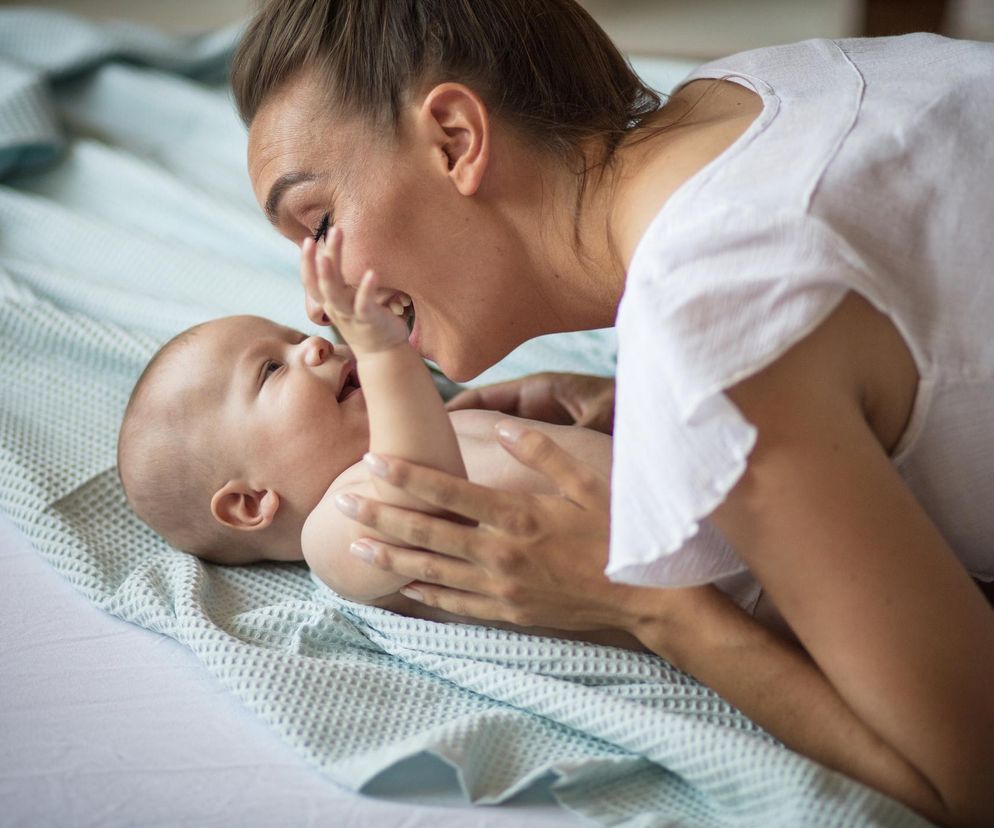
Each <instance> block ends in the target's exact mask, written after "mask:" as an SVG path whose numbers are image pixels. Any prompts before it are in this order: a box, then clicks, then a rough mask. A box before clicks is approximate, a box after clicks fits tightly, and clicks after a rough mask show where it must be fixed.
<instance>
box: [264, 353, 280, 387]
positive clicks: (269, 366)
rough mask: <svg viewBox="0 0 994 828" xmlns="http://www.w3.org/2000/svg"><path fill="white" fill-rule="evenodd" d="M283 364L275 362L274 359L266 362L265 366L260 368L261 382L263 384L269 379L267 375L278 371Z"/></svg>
mask: <svg viewBox="0 0 994 828" xmlns="http://www.w3.org/2000/svg"><path fill="white" fill-rule="evenodd" d="M282 365H283V363H281V362H277V361H276V360H275V359H269V360H266V364H265V365H263V366H262V381H263V382H265V381H266V380H267V379H269V375H270V374H273V373H275V372H276V371H279V370H280V368H281V367H282Z"/></svg>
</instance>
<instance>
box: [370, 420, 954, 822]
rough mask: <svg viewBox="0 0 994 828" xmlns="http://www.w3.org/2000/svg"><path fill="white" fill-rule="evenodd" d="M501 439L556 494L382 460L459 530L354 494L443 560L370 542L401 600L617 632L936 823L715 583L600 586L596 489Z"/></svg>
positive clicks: (524, 445) (797, 662) (890, 751)
mask: <svg viewBox="0 0 994 828" xmlns="http://www.w3.org/2000/svg"><path fill="white" fill-rule="evenodd" d="M507 426H508V427H510V426H512V423H507ZM501 440H502V442H503V443H504V444H505V446H506V447H507V449H508V451H509V452H511V453H512V454H513V455H514V456H515V457H516V458H517V459H518V460H520V461H521V462H522V463H523V464H525V465H526V466H528V467H530V468H533V469H534V470H536V471H538V472H540V473H543V474H545V475H546V476H547V477H548V478H549V479H550V480H551V481H553V482H554V483H556V484H557V485H558V486H559V488H560V490H561V491H562V492H563V495H564V496H563V497H560V498H555V497H546V496H534V495H524V494H520V493H510V492H498V491H494V490H490V489H486V488H484V487H480V486H477V485H475V484H472V483H468V482H466V481H462V480H458V479H456V478H452V477H449V476H447V475H444V474H440V473H439V472H436V471H434V470H432V469H427V468H424V467H419V466H413V465H411V464H409V463H406V462H404V461H402V460H399V459H396V458H384V459H385V460H386V461H387V472H386V474H387V475H388V476H389V478H390V479H391V481H392V482H393V483H394V484H395V485H401V486H404V487H405V488H407V489H408V490H411V491H414V492H416V493H417V494H418V496H419V497H420V498H423V499H425V500H429V501H432V502H435V503H444V504H446V508H447V509H450V510H451V511H453V512H455V513H457V514H460V515H464V516H466V517H468V518H471V519H473V520H476V521H479V523H480V526H479V527H473V526H467V525H463V524H457V523H452V522H450V521H445V520H441V519H438V518H434V517H430V516H428V515H423V514H420V513H416V512H408V511H406V510H403V509H397V508H395V507H392V506H389V505H386V504H381V503H377V502H375V501H371V500H365V499H363V500H361V502H360V506H359V511H358V514H357V519H358V520H359V521H360V522H361V523H363V524H364V525H366V526H368V527H375V529H376V530H382V531H385V532H387V533H388V534H390V535H392V536H394V537H400V538H403V539H404V540H405V541H410V542H411V543H412V545H415V546H421V547H424V548H427V549H431V550H435V551H436V552H441V553H443V554H442V555H438V554H434V553H433V552H426V551H424V550H423V549H410V548H401V547H396V546H392V545H390V544H387V543H374V544H373V548H374V550H375V552H374V558H373V561H374V563H375V564H376V565H377V566H381V567H383V568H384V569H386V570H388V571H390V572H393V573H397V574H399V575H402V576H404V577H406V578H408V579H411V580H412V581H413V583H412V586H413V587H414V588H415V589H416V590H417V592H416V594H412V595H411V597H414V598H415V599H416V600H420V601H422V602H423V603H425V604H427V605H429V606H432V607H437V608H440V609H443V610H446V611H448V612H454V613H457V614H460V615H469V616H473V617H476V618H480V619H485V620H501V621H509V622H511V623H514V624H519V625H523V626H549V627H558V628H560V629H573V630H590V629H603V628H615V629H620V630H624V631H626V632H628V633H630V634H632V635H634V636H635V637H637V638H638V639H639V640H640V641H641V642H642V643H643V644H644V645H645V646H646V647H647V648H649V649H650V650H652V651H653V652H656V653H658V654H659V655H661V656H663V657H664V658H666V659H667V660H669V661H670V662H671V663H673V664H674V665H676V666H677V667H679V668H680V669H682V670H684V671H686V672H688V673H690V674H692V675H694V676H696V677H697V678H698V679H700V680H701V681H702V682H704V683H705V684H707V685H709V686H710V687H712V689H714V690H715V691H716V692H718V693H719V694H720V695H722V696H723V697H724V698H725V699H727V700H728V701H729V702H731V703H732V704H733V705H735V706H736V707H737V708H739V709H740V710H741V711H742V712H743V713H745V714H746V715H747V716H749V717H750V718H752V720H753V721H755V722H756V723H757V724H759V725H760V726H762V727H763V728H764V729H766V730H767V731H769V732H770V733H771V734H772V735H773V736H775V737H776V738H777V739H779V740H780V741H782V742H783V743H784V744H785V745H787V746H788V747H790V748H791V749H793V750H795V751H797V752H798V753H802V754H804V755H806V756H808V757H810V758H812V759H815V760H816V761H819V762H821V763H822V764H824V765H826V766H828V767H831V768H833V769H836V770H839V771H841V772H843V773H845V774H847V775H849V776H851V777H853V778H854V779H857V780H859V781H860V782H862V783H864V784H866V785H869V786H871V787H874V788H876V789H877V790H880V791H883V792H885V793H887V794H888V795H890V796H892V797H894V798H895V799H898V800H900V801H902V802H904V803H905V804H907V805H909V806H910V807H912V808H914V809H915V810H917V811H919V812H920V813H922V814H924V815H926V816H928V817H930V818H931V819H933V820H937V821H940V822H946V821H948V819H947V814H948V811H947V810H946V809H945V807H944V805H943V803H942V802H941V800H940V799H939V798H938V797H937V796H936V795H935V793H934V791H933V788H932V785H931V784H930V782H929V781H928V780H927V779H926V778H925V777H924V776H923V775H922V774H921V773H920V772H919V771H918V769H916V768H915V767H914V766H913V765H912V764H911V763H910V762H909V761H908V760H907V759H906V758H905V757H904V756H902V755H901V754H900V753H899V752H898V751H897V750H895V749H894V747H892V746H891V745H889V744H888V743H887V742H886V741H885V740H883V739H882V738H881V737H880V736H879V734H878V733H877V732H876V731H875V730H874V729H873V728H871V727H870V726H869V725H868V724H867V723H866V722H865V721H863V720H862V719H861V718H860V717H859V716H857V715H856V714H855V713H854V712H853V710H852V709H851V708H850V707H849V705H848V704H847V703H846V702H845V701H844V700H843V699H842V697H841V696H840V694H839V693H838V691H837V690H836V689H835V688H834V687H833V686H832V685H831V683H830V682H829V681H828V679H827V678H826V676H825V674H824V672H823V671H822V670H821V669H820V667H819V666H818V665H817V664H816V663H815V662H814V661H813V660H812V659H811V658H810V657H809V656H808V655H807V653H805V652H804V650H802V649H800V648H798V647H796V646H794V645H791V644H789V643H788V642H786V641H784V640H783V639H782V638H780V637H778V636H776V635H774V634H773V633H771V632H770V631H768V630H766V629H765V628H763V627H762V626H760V625H759V624H758V623H757V622H756V621H755V620H754V619H753V618H751V617H750V616H748V615H747V614H746V613H744V612H743V611H742V610H740V609H739V608H738V607H737V606H735V605H734V604H733V603H732V602H731V601H730V600H729V599H728V597H727V596H725V595H724V594H722V593H721V592H719V591H718V590H716V589H715V588H714V587H711V586H704V587H691V588H684V589H657V588H648V587H636V586H631V585H628V584H621V583H614V582H612V581H609V580H608V579H607V578H606V577H605V576H604V566H605V564H606V560H607V525H608V520H607V488H606V485H602V484H601V483H600V482H599V481H598V480H597V479H596V478H595V477H593V476H591V474H590V470H589V469H588V468H586V467H585V466H584V465H583V464H582V463H580V462H579V461H577V460H576V459H575V458H572V457H570V456H569V455H567V454H565V452H563V451H562V450H561V449H559V448H558V447H557V446H556V445H555V444H554V443H553V442H552V441H551V440H550V439H549V438H548V437H546V436H545V435H542V434H539V433H538V432H534V431H525V432H524V433H522V434H520V436H515V435H512V439H510V440H508V439H507V438H505V437H502V438H501ZM403 592H404V594H411V593H409V591H408V590H403Z"/></svg>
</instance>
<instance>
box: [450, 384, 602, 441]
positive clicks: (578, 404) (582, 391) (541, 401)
mask: <svg viewBox="0 0 994 828" xmlns="http://www.w3.org/2000/svg"><path fill="white" fill-rule="evenodd" d="M446 407H447V408H448V409H449V410H450V411H456V410H460V409H464V408H484V409H487V410H488V411H500V412H503V413H504V414H511V415H513V416H515V417H524V418H525V419H528V420H542V421H543V422H546V423H557V424H559V425H579V426H584V427H586V428H592V429H594V430H595V431H600V432H603V433H604V434H611V433H612V431H613V430H614V380H613V379H612V378H611V377H595V376H589V375H587V374H568V373H559V372H552V371H545V372H543V373H541V374H531V375H529V376H527V377H522V378H521V379H515V380H510V381H509V382H499V383H497V384H495V385H484V386H482V387H480V388H473V389H470V390H468V391H463V392H462V393H460V394H457V395H456V396H454V397H453V398H452V399H451V400H449V402H448V404H447V406H446Z"/></svg>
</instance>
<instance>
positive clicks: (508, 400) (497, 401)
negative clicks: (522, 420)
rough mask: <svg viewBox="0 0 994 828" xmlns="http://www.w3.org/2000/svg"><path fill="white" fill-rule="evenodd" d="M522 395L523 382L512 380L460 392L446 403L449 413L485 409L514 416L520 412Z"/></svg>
mask: <svg viewBox="0 0 994 828" xmlns="http://www.w3.org/2000/svg"><path fill="white" fill-rule="evenodd" d="M520 393H521V380H510V381H508V382H500V383H496V384H495V385H485V386H483V387H482V388H470V389H468V390H466V391H460V392H459V393H458V394H456V395H455V396H454V397H453V398H452V399H451V400H449V401H448V403H446V406H445V407H446V408H447V409H448V410H449V411H462V410H464V409H467V408H483V409H486V410H487V411H502V412H504V413H505V414H514V413H516V412H517V410H518V398H519V396H520Z"/></svg>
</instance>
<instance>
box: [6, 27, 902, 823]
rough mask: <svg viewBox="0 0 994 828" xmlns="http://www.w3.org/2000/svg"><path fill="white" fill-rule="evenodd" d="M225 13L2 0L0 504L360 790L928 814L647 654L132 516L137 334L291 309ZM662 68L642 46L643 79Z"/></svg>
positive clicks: (568, 348) (149, 346)
mask: <svg viewBox="0 0 994 828" xmlns="http://www.w3.org/2000/svg"><path fill="white" fill-rule="evenodd" d="M234 36H235V33H234V32H231V31H228V32H219V33H215V34H212V35H209V36H206V37H200V38H167V37H163V36H161V35H159V34H157V33H155V32H150V31H147V30H143V29H138V28H133V27H122V26H100V27H98V26H94V25H90V24H86V23H83V22H82V21H80V20H77V19H74V18H69V17H62V16H57V15H53V14H49V13H42V12H38V11H31V10H18V9H13V10H11V9H7V10H3V11H0V389H2V391H0V508H2V509H3V510H4V511H5V512H6V513H7V514H8V515H10V517H11V518H12V519H13V520H14V522H15V523H16V524H17V525H18V526H19V527H20V529H21V530H22V531H23V532H24V533H25V534H26V536H27V537H28V538H29V539H30V540H31V542H32V543H33V544H34V546H35V547H36V548H37V549H38V551H39V552H40V553H41V554H42V555H44V556H45V558H46V559H47V560H48V561H50V562H51V564H52V565H53V566H55V567H56V568H57V569H58V570H59V571H60V572H61V573H62V574H63V575H64V576H65V577H66V578H67V579H68V580H69V581H71V582H72V583H73V584H74V585H75V586H76V587H77V588H78V589H79V590H80V591H81V592H83V593H84V594H85V595H86V596H87V597H88V598H89V599H90V600H91V601H93V602H94V603H95V604H97V605H98V606H99V607H101V608H102V609H104V610H106V611H107V612H110V613H113V614H114V615H117V616H119V617H121V618H124V619H126V620H128V621H131V622H133V623H135V624H138V625H141V626H142V627H145V628H147V629H150V630H154V631H156V632H159V633H162V634H164V635H168V636H171V637H173V638H175V639H177V640H178V641H180V642H182V643H183V644H185V645H186V646H188V647H189V648H190V649H191V650H192V651H193V652H194V653H196V655H197V657H198V658H199V659H200V660H201V661H202V662H203V664H204V667H205V668H206V669H208V670H210V671H211V672H212V673H213V674H214V675H216V676H217V678H218V679H219V680H220V681H221V682H222V683H223V684H224V685H225V686H226V687H227V688H229V689H230V690H231V692H233V693H235V694H236V695H237V696H238V697H239V698H240V699H241V700H242V701H243V702H244V703H245V705H246V706H247V707H249V708H250V709H251V710H253V711H255V713H256V714H258V715H259V716H261V717H262V718H263V719H264V720H265V721H266V722H268V723H269V725H270V726H271V727H272V728H273V729H274V730H276V731H277V732H278V733H279V734H280V735H281V736H282V737H283V738H284V739H285V740H286V741H287V742H289V743H290V744H291V745H292V746H293V747H294V748H295V749H296V750H298V751H300V753H301V754H302V755H304V756H305V757H306V758H307V759H308V760H309V761H311V762H312V763H313V764H314V765H315V766H317V767H318V768H320V769H321V770H323V771H324V772H325V773H326V774H327V776H328V777H329V778H330V779H331V780H333V781H334V782H336V783H339V784H341V785H344V786H347V787H349V788H352V789H354V790H360V789H362V788H363V786H364V785H366V784H367V783H369V782H370V781H371V780H373V779H374V778H375V777H376V776H377V775H378V774H380V773H381V772H383V771H384V770H385V769H387V768H389V767H391V766H392V765H394V764H396V763H397V762H399V761H401V760H404V759H409V758H412V757H419V756H422V757H423V756H425V755H427V754H434V755H436V756H438V757H441V758H442V759H443V760H444V761H446V762H448V763H449V764H451V765H452V767H453V768H454V769H455V770H456V773H457V776H458V778H459V780H460V783H461V785H462V786H463V788H464V790H465V792H466V795H467V796H468V797H469V798H470V800H471V801H473V802H477V803H497V802H501V801H503V800H505V799H507V798H509V797H511V796H513V795H514V794H515V793H516V792H518V791H520V790H522V789H523V788H525V787H527V786H528V785H530V784H531V783H532V782H534V781H536V780H538V779H539V778H542V777H546V780H547V781H548V780H549V779H551V780H552V783H551V791H552V793H553V795H554V796H555V797H557V798H558V800H559V801H560V802H561V803H562V804H563V805H564V806H565V807H567V808H570V809H572V810H573V811H575V812H577V813H579V814H581V815H583V816H585V817H587V818H589V819H591V820H594V821H597V822H599V823H601V824H605V825H622V824H623V825H638V826H649V825H695V826H699V825H782V826H797V825H808V826H811V825H846V826H852V825H888V826H895V825H918V824H921V823H920V821H919V820H918V819H916V818H915V817H914V816H912V815H911V814H910V813H909V812H907V811H906V810H905V809H903V808H902V807H900V806H898V805H897V804H895V803H893V802H891V801H890V800H887V799H885V798H883V797H881V796H879V795H877V794H875V793H873V792H871V791H869V790H867V789H865V788H862V787H860V786H858V785H856V784H853V783H851V782H849V781H848V780H846V779H844V778H843V777H842V776H840V775H838V774H835V773H831V772H829V771H827V770H824V769H823V768H821V767H819V766H817V765H815V764H813V763H811V762H809V761H807V760H805V759H803V758H801V757H799V756H797V755H795V754H793V753H791V752H789V751H787V750H785V749H784V748H782V747H781V746H780V745H778V744H777V743H776V742H775V741H774V740H772V739H771V738H770V737H769V736H767V735H766V734H764V733H763V732H761V731H760V730H759V729H758V728H756V727H755V726H754V725H753V724H752V723H750V722H749V721H748V720H747V719H746V718H744V717H743V716H742V715H741V714H739V713H738V712H737V711H736V710H734V709H733V708H731V707H730V706H729V705H728V704H726V703H725V702H723V701H722V700H721V699H720V698H718V697H717V696H716V695H714V694H713V693H711V692H710V691H708V690H707V689H706V688H704V687H702V686H701V685H699V684H697V683H696V682H695V681H694V680H692V679H691V678H689V677H687V676H685V675H683V674H681V673H679V672H677V671H675V670H673V669H672V668H671V667H670V666H669V665H668V664H666V662H664V661H662V660H661V659H658V658H655V657H652V656H648V655H639V654H634V653H631V652H627V651H621V650H616V649H613V648H608V647H599V646H595V645H587V644H580V643H573V642H565V641H560V640H557V639H549V638H537V637H530V636H525V635H516V634H512V633H508V632H503V631H497V630H491V629H488V628H485V627H477V626H469V625H444V624H437V623H432V622H426V621H419V620H412V619H408V618H403V617H400V616H396V615H393V614H391V613H388V612H385V611H382V610H378V609H373V608H369V607H363V606H359V605H355V604H351V603H348V602H346V601H343V600H341V599H340V598H338V597H337V596H335V595H334V594H333V593H331V592H330V591H329V590H327V589H326V588H325V587H323V586H322V585H321V584H320V583H317V582H316V581H314V580H312V579H311V577H310V575H309V573H308V571H307V569H306V567H304V566H302V565H267V566H254V567H246V568H240V569H235V568H221V567H215V566H211V565H207V564H205V563H203V562H201V561H198V560H195V559H193V558H191V557H189V556H186V555H183V554H180V553H177V552H176V551H174V550H171V549H170V548H169V547H168V546H166V544H165V543H164V542H163V541H161V540H160V539H159V538H158V537H156V536H155V535H154V534H153V533H152V532H150V531H149V530H148V529H147V528H145V527H144V526H142V525H141V524H140V523H139V522H138V521H137V520H136V519H135V518H134V517H133V516H132V515H131V514H130V513H129V511H128V509H127V507H126V504H125V501H124V497H123V494H122V491H121V489H120V486H119V483H118V480H117V476H116V473H115V470H114V450H115V438H116V430H117V424H118V421H119V417H120V415H121V412H122V410H123V406H124V403H125V401H126V399H127V395H128V392H129V390H130V388H131V385H132V383H133V382H134V380H135V379H136V377H137V375H138V373H139V372H140V370H141V368H142V366H143V364H144V363H145V361H146V360H147V359H148V358H149V356H150V355H151V354H152V353H153V352H154V350H155V348H156V347H157V345H158V344H159V343H161V342H162V341H164V339H165V338H167V337H168V336H170V335H172V334H173V333H175V332H177V331H179V330H180V329H182V328H184V327H186V326H188V325H191V324H194V323H196V322H199V321H202V320H204V319H207V318H210V317H214V316H220V315H225V314H229V313H244V312H248V313H259V314H262V315H266V316H270V317H273V318H276V319H278V320H279V321H281V322H284V323H286V324H290V325H295V326H297V327H301V326H303V327H305V328H306V324H305V320H304V319H303V313H302V310H301V303H300V297H299V295H298V290H299V288H298V280H297V274H296V250H295V249H294V248H293V246H292V245H290V244H289V243H287V242H285V241H284V240H281V239H279V238H278V237H277V236H276V234H274V233H273V232H272V230H271V229H270V228H269V227H268V226H267V225H266V223H265V221H264V219H262V218H261V216H260V215H259V211H258V209H257V208H256V206H255V204H254V202H253V199H252V195H251V192H250V189H249V185H248V181H247V176H246V174H245V171H244V155H245V134H244V130H243V128H242V127H241V125H240V124H239V123H238V122H237V119H236V117H235V115H234V111H233V108H232V106H231V104H230V102H229V100H228V98H227V95H226V93H225V92H224V89H223V85H220V82H221V81H222V80H223V73H224V67H225V60H226V58H227V56H228V54H229V51H230V47H231V44H232V41H233V38H234ZM681 68H684V67H676V69H675V70H674V67H673V66H667V65H663V64H654V65H649V66H648V70H649V71H650V72H656V73H657V74H656V75H654V77H655V78H656V79H657V82H658V83H659V84H660V85H661V86H668V85H669V83H671V82H672V80H674V79H675V77H678V76H679V71H680V69H681ZM674 71H676V72H677V74H676V75H674V74H673V72H674ZM667 73H669V74H667ZM613 353H614V352H613V341H612V339H611V336H610V335H609V334H607V333H604V332H599V333H598V332H595V333H588V334H579V335H572V336H565V337H551V338H544V339H542V340H539V341H537V342H534V343H531V344H530V345H528V346H526V347H524V348H522V349H520V350H519V351H517V352H515V353H514V354H512V355H511V356H510V357H509V358H508V359H507V360H505V361H504V362H503V363H502V364H501V365H499V366H497V367H496V368H495V369H493V370H492V371H491V372H489V373H488V375H486V376H485V377H483V378H481V381H484V380H487V379H495V378H499V377H502V376H511V375H515V374H518V373H524V372H527V371H530V370H536V369H540V368H563V369H573V370H589V371H593V372H601V373H610V372H611V370H612V367H613Z"/></svg>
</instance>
